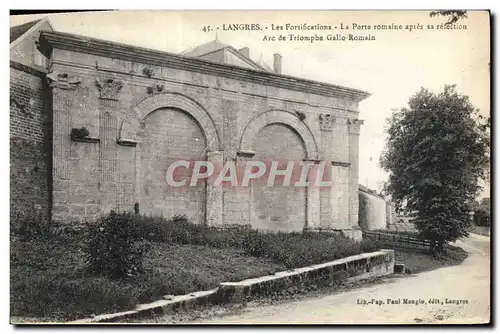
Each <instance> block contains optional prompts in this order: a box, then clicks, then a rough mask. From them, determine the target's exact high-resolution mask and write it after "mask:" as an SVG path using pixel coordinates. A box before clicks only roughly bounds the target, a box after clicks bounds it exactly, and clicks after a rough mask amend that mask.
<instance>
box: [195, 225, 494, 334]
mask: <svg viewBox="0 0 500 334" xmlns="http://www.w3.org/2000/svg"><path fill="white" fill-rule="evenodd" d="M456 245H457V246H460V247H462V248H463V249H464V250H466V251H467V252H469V257H468V258H467V259H466V260H465V261H464V262H463V263H462V264H461V265H459V266H454V267H448V268H442V269H437V270H434V271H430V272H425V273H421V274H418V275H413V276H409V277H408V276H407V277H401V278H390V279H386V280H385V282H384V283H383V284H378V285H374V286H370V287H366V288H361V289H357V290H352V291H348V292H343V293H339V294H332V295H328V296H325V297H321V298H313V299H306V300H301V301H295V302H289V303H283V304H280V305H273V306H262V307H248V308H246V309H244V310H243V311H242V312H241V313H239V314H237V315H231V316H227V317H221V318H212V319H208V320H200V321H199V322H196V323H199V324H429V323H433V324H438V323H443V324H444V323H468V324H470V323H488V322H489V319H490V318H489V313H490V238H489V237H486V236H481V235H476V234H472V235H471V236H470V237H469V238H467V239H465V240H464V241H458V242H457V244H456ZM405 299H406V302H407V301H409V300H412V301H414V304H408V303H405ZM364 302H366V304H364ZM398 302H399V303H398Z"/></svg>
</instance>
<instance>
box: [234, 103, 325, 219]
mask: <svg viewBox="0 0 500 334" xmlns="http://www.w3.org/2000/svg"><path fill="white" fill-rule="evenodd" d="M273 124H279V125H285V126H286V127H288V128H290V129H291V130H293V131H294V132H295V133H296V134H297V135H298V137H299V138H300V139H301V140H302V142H303V144H304V149H305V153H306V160H308V161H309V164H316V163H318V162H319V153H318V145H317V142H316V140H315V138H314V135H313V134H312V132H311V130H310V129H309V127H308V126H307V125H306V124H305V123H304V122H303V121H302V120H300V119H299V117H298V115H296V114H295V113H293V112H288V111H284V110H278V109H272V110H269V111H266V112H264V113H262V114H259V115H257V116H256V117H254V118H253V119H252V120H251V121H250V122H249V123H248V125H247V126H246V127H245V129H244V130H243V134H242V137H241V141H240V148H239V150H240V152H239V153H241V154H242V156H243V157H247V158H250V159H252V157H253V156H254V154H255V153H256V152H255V151H254V147H253V144H254V141H255V139H256V138H257V136H258V134H259V132H260V131H261V130H262V129H263V128H264V127H266V126H268V125H273ZM256 150H258V148H256ZM249 191H250V194H249V196H250V199H251V200H252V197H253V196H254V195H253V188H252V187H250V189H249ZM305 201H306V203H305V207H306V208H305V209H306V212H305V214H306V217H305V220H306V221H305V225H304V226H303V228H304V229H313V228H314V226H316V225H317V224H318V223H319V209H320V205H319V202H320V198H319V191H318V188H317V187H314V186H308V187H306V196H305ZM250 210H251V213H250V217H251V219H254V218H252V210H254V209H253V205H252V208H251V209H250Z"/></svg>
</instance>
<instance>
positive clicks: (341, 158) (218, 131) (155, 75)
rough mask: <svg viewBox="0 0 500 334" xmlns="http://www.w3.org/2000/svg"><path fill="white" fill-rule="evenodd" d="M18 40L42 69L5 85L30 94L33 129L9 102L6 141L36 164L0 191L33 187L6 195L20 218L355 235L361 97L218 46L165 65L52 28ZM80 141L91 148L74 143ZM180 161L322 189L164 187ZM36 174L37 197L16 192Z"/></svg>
mask: <svg viewBox="0 0 500 334" xmlns="http://www.w3.org/2000/svg"><path fill="white" fill-rule="evenodd" d="M27 34H28V35H29V34H31V35H32V36H35V37H36V39H38V43H36V44H37V47H36V49H35V53H36V54H37V56H38V57H40V55H41V56H42V59H45V62H44V65H43V66H39V67H38V68H37V69H36V71H35V70H33V66H32V64H31V63H26V62H25V60H15V59H14V60H13V59H12V57H11V78H12V80H13V82H19V85H22V84H24V86H26V85H27V84H31V85H32V86H33V85H39V86H36V87H34V88H36V89H34V88H33V87H31V88H29V89H31V91H32V92H35V91H36V95H33V94H34V93H33V94H31V93H30V94H31V95H30V96H31V98H32V99H34V100H35V102H34V105H35V106H36V108H33V107H30V105H29V102H28V104H27V105H26V108H25V109H29V110H28V112H29V113H32V114H33V115H35V116H36V117H35V118H29V117H27V116H25V115H23V114H22V111H21V107H19V103H23V101H24V100H23V99H21V98H18V96H19V92H20V90H17V88H16V90H15V91H12V90H11V96H12V97H11V128H12V126H13V125H15V126H16V127H15V128H13V131H12V134H11V142H12V141H13V140H18V141H19V140H21V141H22V143H24V144H23V145H28V146H29V145H31V146H29V147H31V150H32V151H33V155H32V156H31V157H30V159H31V160H29V159H28V160H26V158H23V157H22V154H21V153H16V152H17V151H16V152H14V153H13V152H12V151H11V156H12V154H14V155H15V157H18V158H16V159H17V160H13V163H14V166H13V168H14V170H15V171H16V173H17V174H16V175H14V176H13V175H12V172H11V182H12V184H11V188H16V190H15V191H29V190H28V188H29V187H33V186H37V187H39V192H40V195H39V196H36V197H35V198H29V199H23V198H22V196H14V198H13V200H14V202H13V210H14V211H16V210H17V213H18V214H20V215H22V214H26V212H25V211H23V209H22V208H26V207H29V208H30V210H31V208H33V209H34V210H35V211H36V212H38V213H39V214H41V215H45V216H47V217H48V218H50V219H52V220H54V221H59V222H65V223H72V222H86V221H93V220H96V219H97V218H99V217H100V216H101V215H103V214H106V213H108V212H109V211H110V210H118V211H133V210H134V206H136V205H137V204H138V205H139V207H140V212H141V213H145V214H155V215H163V216H166V217H172V216H174V215H182V214H185V215H186V216H188V217H189V218H190V219H191V220H192V221H194V222H196V223H199V224H207V225H211V226H223V225H234V224H241V225H247V224H250V225H252V226H253V227H255V228H258V229H263V230H271V231H278V230H279V231H302V230H304V229H306V230H319V229H322V230H339V231H343V232H344V233H346V234H347V235H349V236H352V230H353V228H354V229H357V227H358V141H359V133H360V126H361V125H362V123H363V121H361V120H359V119H358V114H359V111H358V103H359V102H360V101H362V100H364V99H365V98H366V97H368V96H369V94H368V93H366V92H363V91H360V90H356V89H351V88H346V87H341V86H337V85H332V84H326V83H320V82H316V81H311V80H305V79H301V78H296V77H290V76H286V75H282V74H281V61H282V58H281V55H278V54H276V55H275V57H274V59H275V63H274V64H273V69H271V68H270V67H269V66H267V65H266V64H264V63H262V62H254V61H253V60H251V59H250V57H249V50H248V48H243V49H240V50H237V49H235V48H233V47H232V46H229V45H226V44H223V43H221V42H220V41H218V40H215V41H212V42H209V43H206V44H203V45H200V46H198V47H195V48H193V49H191V50H187V51H186V52H183V53H182V54H171V53H166V52H160V51H156V50H150V49H144V48H140V47H135V46H129V45H123V44H119V43H115V42H110V41H104V40H98V39H93V38H88V37H84V36H78V35H72V34H67V33H61V32H55V31H52V29H39V30H36V29H34V30H33V29H32V30H31V31H29V32H27ZM30 41H33V39H30ZM11 50H12V45H11ZM24 77H26V78H28V79H22V78H24ZM31 77H33V78H36V80H35V79H33V80H31V79H29V78H31ZM23 80H24V81H23ZM30 80H31V81H30ZM29 82H34V83H29ZM14 87H18V86H15V85H14ZM12 99H14V100H16V101H17V100H19V101H17V102H19V103H17V104H16V103H14V102H12ZM37 108H38V109H37ZM37 115H38V116H37ZM25 118H26V119H31V120H34V121H32V123H30V126H31V127H32V128H33V131H34V132H35V133H37V135H36V136H31V135H29V133H28V134H24V133H23V132H22V130H17V129H18V127H17V124H24V123H22V122H21V121H20V120H23V119H25ZM81 128H85V129H87V130H88V135H86V136H80V137H78V136H76V135H75V133H76V132H75V131H76V130H78V129H81ZM19 129H21V128H19ZM38 133H40V135H38ZM43 134H45V135H43ZM35 141H36V142H35ZM12 149H13V150H15V147H12ZM20 150H22V147H21V149H20ZM33 156H36V157H37V159H36V163H35V162H34V161H35V160H34V159H32V157H33ZM43 156H45V157H46V158H45V160H44V159H43V158H41V159H38V158H39V157H43ZM11 159H12V158H11ZM23 159H24V160H23ZM178 160H187V161H199V160H206V161H209V162H211V163H212V164H214V165H216V166H220V167H222V166H223V165H224V164H225V163H226V162H227V161H234V162H236V163H237V162H245V161H253V160H256V161H274V160H279V161H290V160H291V161H295V162H297V161H300V162H302V163H304V164H311V165H317V164H321V163H322V164H324V165H325V166H327V167H326V168H327V169H328V173H329V175H331V177H332V185H331V186H330V187H328V188H318V187H312V186H308V187H298V188H296V189H293V188H290V187H288V188H287V187H284V186H279V185H277V186H273V187H268V186H266V185H265V184H259V183H258V182H257V183H253V184H251V185H249V186H248V187H228V186H221V185H220V184H219V185H217V184H214V183H210V182H206V180H199V181H198V183H197V184H196V186H195V187H181V188H173V187H170V186H169V184H168V183H167V182H166V180H165V175H166V172H167V169H168V167H169V166H170V165H171V164H172V163H174V162H175V161H178ZM35 164H37V165H39V166H38V169H37V172H34V169H33V170H32V168H34V165H35ZM20 166H27V167H26V169H23V167H20ZM280 168H284V167H280ZM25 170H26V171H27V172H26V173H25V172H24V171H25ZM179 170H180V169H179ZM191 172H192V171H191ZM37 173H38V174H37ZM40 173H41V174H40ZM182 173H187V174H189V173H190V170H189V169H183V172H182ZM33 174H36V175H38V176H40V175H42V179H43V180H42V181H37V182H38V183H40V182H41V183H43V185H40V184H36V183H35V184H32V183H31V182H27V180H28V181H29V180H31V178H32V179H35V177H34V176H33Z"/></svg>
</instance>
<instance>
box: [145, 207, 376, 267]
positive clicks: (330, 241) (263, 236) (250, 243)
mask: <svg viewBox="0 0 500 334" xmlns="http://www.w3.org/2000/svg"><path fill="white" fill-rule="evenodd" d="M138 219H139V220H140V224H139V225H140V226H141V229H142V234H143V235H144V237H145V238H146V239H148V240H150V241H160V242H167V243H175V244H182V245H186V244H191V245H203V246H209V247H212V248H237V249H241V250H242V251H243V252H244V253H245V254H247V255H249V256H254V257H259V258H266V259H269V260H271V261H273V262H276V263H280V264H283V265H285V266H286V267H287V268H297V267H301V266H308V265H312V264H317V263H321V262H326V261H333V260H336V259H339V258H342V257H346V256H351V255H355V254H360V253H363V252H372V251H375V250H377V249H379V248H380V246H381V245H380V244H379V243H378V242H375V241H370V240H363V241H362V242H357V241H354V240H352V239H348V238H345V237H342V236H336V235H332V234H328V233H307V232H305V233H301V232H300V233H299V232H293V233H279V232H278V233H271V232H268V233H266V232H262V231H258V230H252V229H249V228H248V227H246V226H234V227H233V228H229V229H217V228H213V227H206V226H203V225H198V224H193V223H191V222H189V220H188V219H187V218H186V216H175V217H173V218H172V219H171V220H167V219H165V218H163V217H157V216H156V217H155V216H138Z"/></svg>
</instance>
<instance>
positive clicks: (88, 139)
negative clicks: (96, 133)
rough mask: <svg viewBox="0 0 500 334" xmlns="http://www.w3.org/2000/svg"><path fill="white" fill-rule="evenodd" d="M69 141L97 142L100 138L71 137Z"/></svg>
mask: <svg viewBox="0 0 500 334" xmlns="http://www.w3.org/2000/svg"><path fill="white" fill-rule="evenodd" d="M71 141H74V142H77V143H98V142H99V141H100V139H99V138H96V137H85V138H71Z"/></svg>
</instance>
